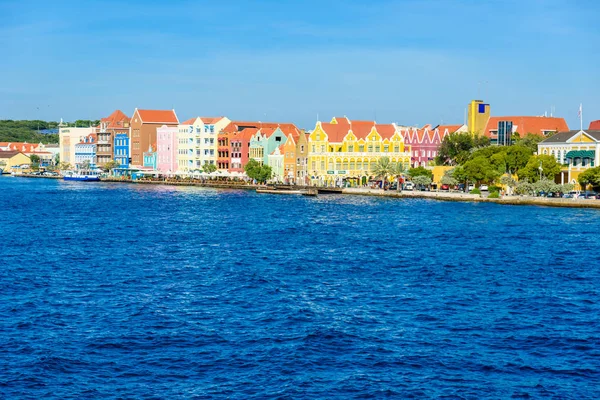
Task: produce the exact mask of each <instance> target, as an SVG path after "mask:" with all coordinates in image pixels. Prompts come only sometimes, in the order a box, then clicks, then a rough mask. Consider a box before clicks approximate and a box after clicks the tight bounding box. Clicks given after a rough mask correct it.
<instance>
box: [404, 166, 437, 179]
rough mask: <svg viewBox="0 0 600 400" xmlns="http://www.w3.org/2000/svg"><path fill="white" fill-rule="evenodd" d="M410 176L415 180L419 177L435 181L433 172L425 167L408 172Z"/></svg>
mask: <svg viewBox="0 0 600 400" xmlns="http://www.w3.org/2000/svg"><path fill="white" fill-rule="evenodd" d="M408 176H410V177H411V178H415V177H417V176H427V177H429V178H430V179H432V180H433V172H431V170H429V169H427V168H425V167H416V168H411V169H409V170H408Z"/></svg>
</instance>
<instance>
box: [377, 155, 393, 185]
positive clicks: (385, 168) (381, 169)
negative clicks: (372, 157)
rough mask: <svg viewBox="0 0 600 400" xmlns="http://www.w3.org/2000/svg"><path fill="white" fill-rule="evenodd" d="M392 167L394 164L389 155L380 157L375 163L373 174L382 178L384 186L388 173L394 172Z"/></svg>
mask: <svg viewBox="0 0 600 400" xmlns="http://www.w3.org/2000/svg"><path fill="white" fill-rule="evenodd" d="M392 167H393V164H392V162H391V161H390V158H389V157H380V158H379V159H378V160H377V162H376V163H375V166H374V167H373V174H374V175H375V176H376V177H378V178H381V180H382V181H383V185H382V187H384V188H385V184H386V182H387V177H388V175H391V173H392Z"/></svg>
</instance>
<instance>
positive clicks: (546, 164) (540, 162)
mask: <svg viewBox="0 0 600 400" xmlns="http://www.w3.org/2000/svg"><path fill="white" fill-rule="evenodd" d="M540 167H541V169H542V170H541V175H542V177H545V178H548V179H554V177H555V176H556V175H557V174H558V173H560V164H558V163H557V162H556V159H555V158H554V157H553V156H549V155H545V154H542V155H539V156H532V157H530V158H529V161H528V162H527V165H525V167H524V168H521V169H520V170H519V171H517V176H518V177H519V179H520V180H522V179H527V180H528V181H529V182H537V181H538V180H540Z"/></svg>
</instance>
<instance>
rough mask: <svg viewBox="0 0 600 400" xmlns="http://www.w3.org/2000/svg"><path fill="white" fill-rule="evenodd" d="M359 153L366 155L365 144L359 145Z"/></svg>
mask: <svg viewBox="0 0 600 400" xmlns="http://www.w3.org/2000/svg"><path fill="white" fill-rule="evenodd" d="M358 152H359V153H364V152H365V145H364V144H359V145H358Z"/></svg>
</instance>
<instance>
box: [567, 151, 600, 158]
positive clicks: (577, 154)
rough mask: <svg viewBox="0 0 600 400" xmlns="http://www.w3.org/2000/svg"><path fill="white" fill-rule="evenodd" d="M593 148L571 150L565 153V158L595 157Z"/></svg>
mask: <svg viewBox="0 0 600 400" xmlns="http://www.w3.org/2000/svg"><path fill="white" fill-rule="evenodd" d="M595 157H596V151H595V150H571V151H569V152H568V153H567V155H566V158H595Z"/></svg>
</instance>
